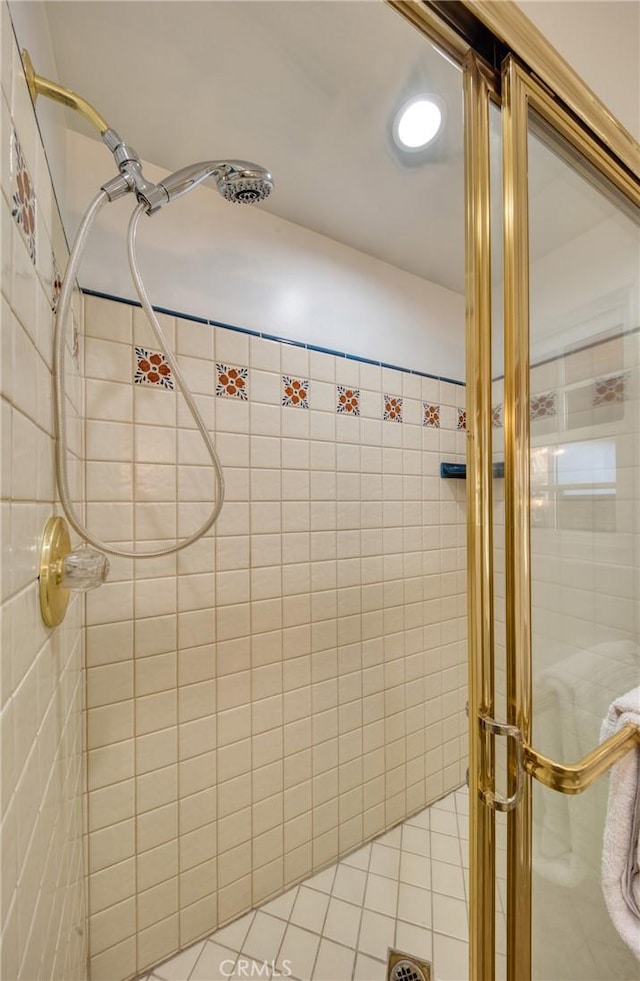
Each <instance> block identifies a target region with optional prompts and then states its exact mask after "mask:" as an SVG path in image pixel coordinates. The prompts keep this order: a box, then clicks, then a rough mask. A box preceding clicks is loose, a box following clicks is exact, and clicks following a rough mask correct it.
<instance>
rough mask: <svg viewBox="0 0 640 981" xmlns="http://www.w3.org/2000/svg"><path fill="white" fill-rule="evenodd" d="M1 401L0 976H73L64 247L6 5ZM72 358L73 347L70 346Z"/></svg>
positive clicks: (77, 962) (75, 416)
mask: <svg viewBox="0 0 640 981" xmlns="http://www.w3.org/2000/svg"><path fill="white" fill-rule="evenodd" d="M0 18H1V24H0V45H1V52H2V54H1V59H0V60H1V64H2V69H1V96H0V103H1V106H0V108H1V111H2V126H1V128H0V137H1V142H2V168H1V172H0V184H1V186H2V195H1V200H0V206H1V207H2V222H1V227H2V249H1V262H2V281H1V290H2V298H1V303H2V313H1V318H2V359H1V370H0V410H1V412H2V477H1V486H0V491H1V507H2V517H1V526H0V530H1V536H2V548H1V554H2V567H1V579H0V585H1V596H0V604H1V605H0V617H1V630H2V659H1V661H0V745H1V747H2V763H1V774H2V775H1V786H0V794H1V801H0V854H1V855H2V868H1V878H2V897H1V905H2V937H1V940H0V946H1V948H2V961H1V965H0V974H1V975H2V977H3V978H12V979H25V981H26V979H32V978H59V979H63V978H64V979H67V978H85V977H86V976H87V975H86V971H87V930H86V916H87V912H86V901H85V895H86V892H85V877H84V876H85V873H84V856H83V831H84V828H83V803H84V799H83V794H84V789H85V788H84V768H83V755H82V754H83V718H82V708H83V693H84V676H83V663H82V662H83V632H82V631H83V620H84V603H83V601H82V600H81V599H79V598H78V597H77V596H76V597H74V598H73V599H72V602H71V604H70V606H69V610H68V613H67V617H66V619H65V621H64V623H63V624H62V625H61V626H60V627H58V628H57V629H55V630H49V629H47V628H45V626H44V624H43V622H42V619H41V616H40V604H39V596H38V582H37V576H38V563H39V558H40V541H41V537H42V533H43V531H44V526H45V523H46V521H47V519H48V518H49V517H50V516H51V515H52V514H53V513H54V512H55V511H56V510H59V508H58V507H57V505H56V503H55V502H56V491H55V484H54V471H53V433H52V403H51V389H52V383H51V348H52V327H53V308H54V307H55V304H56V301H57V296H58V294H59V272H58V270H59V269H64V267H65V265H66V261H67V257H68V253H67V249H66V242H65V238H64V234H63V231H62V226H61V224H60V219H59V215H58V212H57V207H56V205H55V201H54V197H53V191H52V186H51V180H50V176H49V171H48V167H47V161H46V159H45V154H44V150H43V147H42V144H41V141H40V135H39V130H38V126H37V123H36V119H35V116H34V113H33V108H32V104H31V100H30V97H29V94H28V89H27V85H26V83H25V80H24V75H23V72H22V64H21V60H20V55H19V52H18V48H17V45H16V43H15V38H14V34H13V29H12V25H11V20H10V17H9V12H8V7H7V4H6V3H2V4H1V5H0ZM81 317H82V302H81V299H80V297H79V295H76V296H75V297H74V303H73V311H72V318H71V324H70V327H69V337H68V343H67V392H68V417H69V436H70V478H71V487H72V493H73V494H74V497H75V498H76V499H77V500H78V501H80V500H82V497H83V494H82V468H81V465H80V463H79V459H80V458H81V453H82V427H81V425H80V420H81V418H82V412H81V410H82V399H83V384H82V378H81V375H80V373H79V369H78V353H79V352H78V351H76V350H75V348H76V344H75V338H77V337H78V336H79V333H80V328H81V326H82V324H81ZM74 355H75V356H74Z"/></svg>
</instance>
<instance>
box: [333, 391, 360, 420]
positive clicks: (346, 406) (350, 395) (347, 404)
mask: <svg viewBox="0 0 640 981" xmlns="http://www.w3.org/2000/svg"><path fill="white" fill-rule="evenodd" d="M336 412H338V413H340V414H344V415H349V416H359V415H360V389H359V388H347V386H346V385H336Z"/></svg>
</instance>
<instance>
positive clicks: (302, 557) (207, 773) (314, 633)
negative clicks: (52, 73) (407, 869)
mask: <svg viewBox="0 0 640 981" xmlns="http://www.w3.org/2000/svg"><path fill="white" fill-rule="evenodd" d="M85 323H86V334H87V337H86V347H85V372H86V379H87V381H86V384H87V423H86V440H87V455H88V463H87V467H86V476H87V492H88V501H89V503H88V509H89V517H90V521H93V522H94V527H96V528H98V529H99V531H100V532H101V533H104V534H106V535H107V536H110V537H112V538H117V539H118V540H119V541H122V542H127V543H129V542H131V540H132V538H133V536H134V532H135V538H136V547H147V546H150V545H151V544H152V543H157V542H161V541H165V540H168V539H171V538H172V536H174V535H175V534H176V532H177V533H178V534H179V535H181V536H184V535H187V534H190V533H192V532H193V531H194V530H195V529H196V528H197V526H198V525H199V524H200V523H202V521H203V520H204V518H205V517H206V515H207V513H208V512H209V511H210V509H211V502H212V500H213V494H214V483H213V479H212V473H211V467H210V465H209V464H208V463H207V455H206V451H205V450H204V448H203V446H202V443H201V440H200V437H199V435H198V433H197V432H196V430H195V427H194V425H193V421H192V420H191V418H190V416H189V414H188V412H187V411H186V409H185V404H184V401H183V399H182V396H181V395H180V393H179V392H177V391H176V390H175V389H174V390H168V389H166V388H161V387H160V386H159V385H157V384H140V383H139V382H138V383H136V381H135V377H134V376H135V372H136V371H137V367H136V364H135V363H134V349H135V350H138V349H140V348H144V349H145V352H146V355H145V356H146V361H147V362H149V360H150V359H149V352H153V350H154V343H153V340H152V338H151V337H150V335H149V331H148V327H147V326H146V323H145V321H144V315H143V314H142V312H141V311H140V310H139V309H138V308H137V307H132V306H130V305H128V304H126V303H121V302H116V301H112V300H107V299H103V298H99V297H94V296H86V297H85ZM162 324H163V328H164V329H165V330H166V331H167V332H168V334H169V336H171V338H172V339H173V340H175V343H176V351H177V355H178V360H179V363H180V367H181V369H182V371H183V372H184V374H185V377H186V378H187V380H188V382H189V385H190V386H191V388H192V391H193V392H194V394H195V397H196V400H197V402H198V406H199V408H200V410H201V412H202V413H203V416H204V418H205V420H206V424H207V426H208V427H209V428H210V430H211V431H212V432H213V433H214V435H215V441H216V446H217V450H218V452H219V454H220V457H221V461H222V464H223V467H224V471H225V481H226V500H225V504H224V507H223V510H222V513H221V516H220V519H219V521H218V523H217V526H216V528H215V531H214V533H212V534H209V535H208V536H207V537H206V538H204V539H203V540H201V541H200V542H198V543H197V544H196V545H194V546H192V547H190V548H188V549H186V550H185V551H184V552H181V553H180V554H179V555H178V557H177V559H176V558H169V559H161V560H159V559H158V560H147V561H136V563H135V565H134V564H133V563H131V562H114V563H113V567H112V569H113V571H112V575H111V577H110V582H109V583H108V584H107V585H106V586H105V587H102V588H101V589H100V590H97V591H96V592H95V593H93V594H91V595H89V596H88V597H87V622H88V627H87V665H88V672H87V678H88V688H87V706H88V740H89V827H90V838H89V864H90V913H91V931H90V934H91V965H92V976H94V977H105V978H106V977H108V976H112V977H113V976H118V977H121V978H123V977H128V976H131V975H135V974H136V973H138V972H141V971H143V970H145V969H146V968H147V967H149V966H151V965H153V964H154V963H158V962H159V961H161V960H162V959H163V958H166V957H168V956H169V955H170V954H171V953H172V952H174V951H176V950H178V949H179V948H182V947H185V946H187V945H188V944H190V943H191V942H193V941H194V940H195V939H197V938H199V937H201V936H204V935H206V934H208V933H211V932H212V930H213V929H215V927H216V926H217V925H222V924H224V923H226V922H228V921H230V920H232V919H233V918H235V917H237V916H239V915H241V914H242V913H244V912H245V911H246V910H248V909H250V908H251V907H252V906H255V905H257V904H259V903H261V902H263V901H265V900H266V899H268V898H269V897H272V896H276V895H278V894H279V893H281V892H282V891H283V890H285V889H286V888H288V887H289V886H290V885H291V884H293V883H295V882H298V881H300V880H301V879H303V878H305V877H306V876H308V875H309V874H310V873H312V872H314V871H316V870H319V869H322V868H323V867H325V866H326V865H328V864H330V863H332V862H335V861H336V859H337V858H338V856H340V855H342V854H344V853H346V852H347V851H349V850H351V849H353V848H355V847H357V846H358V845H360V844H362V843H363V842H364V841H366V840H367V839H369V838H371V837H372V836H374V835H376V834H378V833H380V832H381V831H383V830H385V829H386V828H388V827H390V826H391V825H393V824H395V823H396V822H398V821H400V820H402V819H403V818H405V817H406V816H407V815H408V814H411V813H413V812H414V811H416V810H417V809H419V808H421V807H423V806H424V805H425V803H427V802H428V801H431V800H433V799H434V798H436V797H439V796H440V795H441V794H442V793H444V792H445V791H446V790H448V789H450V788H452V787H455V786H458V785H459V784H460V782H461V781H462V779H463V778H464V766H465V763H464V758H465V753H466V726H465V720H464V702H465V690H466V644H465V631H466V618H465V614H466V596H465V587H466V583H465V576H466V573H465V534H466V533H465V501H464V483H463V482H461V481H443V480H441V479H440V477H439V465H440V460H441V459H448V460H453V461H460V460H464V453H465V445H466V434H465V433H464V432H463V431H458V429H457V427H458V418H459V411H458V410H459V409H460V407H461V406H464V389H463V387H462V386H459V385H454V384H448V383H444V382H439V381H437V380H434V379H432V378H421V377H420V376H417V375H412V374H410V373H407V372H402V371H396V370H391V369H387V368H381V367H380V366H378V365H370V364H364V363H362V364H361V363H359V362H357V361H353V360H348V359H346V358H344V357H337V356H333V355H329V354H324V353H319V352H316V351H309V350H307V349H306V348H304V347H298V346H293V345H290V344H281V343H279V342H276V341H273V340H267V339H264V338H261V337H259V336H253V335H249V334H247V333H242V332H237V331H233V330H229V329H224V328H220V327H216V326H214V325H212V324H206V323H199V322H196V321H191V320H188V319H181V318H171V317H169V316H166V315H165V316H164V317H163V320H162ZM390 399H393V400H394V404H393V406H392V408H393V412H390V410H388V409H387V403H388V402H389V400H390ZM423 403H426V404H428V405H435V406H437V407H438V421H439V423H440V425H439V428H438V427H435V426H426V425H424V424H423V423H424V406H423ZM346 404H348V405H349V406H350V409H349V411H345V405H346ZM399 406H401V412H398V407H399ZM356 409H357V410H358V411H357V412H356V411H355V410H356ZM385 415H387V416H388V420H385V418H384V417H385ZM178 501H179V503H178ZM109 971H111V975H109Z"/></svg>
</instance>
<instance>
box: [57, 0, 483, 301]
mask: <svg viewBox="0 0 640 981" xmlns="http://www.w3.org/2000/svg"><path fill="white" fill-rule="evenodd" d="M47 14H48V19H49V23H50V28H51V36H52V40H53V47H54V54H55V58H56V62H57V66H58V72H59V81H60V82H61V83H62V84H64V85H65V86H67V87H69V88H72V89H74V90H76V91H77V92H79V93H81V94H82V95H83V96H84V97H85V98H87V99H88V100H89V101H90V102H92V103H93V104H94V105H95V106H96V107H97V108H98V109H99V110H100V112H101V113H102V114H103V115H105V116H106V118H107V119H108V120H109V122H110V123H111V125H112V126H113V127H114V128H115V129H116V130H117V131H118V132H119V133H120V135H121V136H122V137H123V138H125V139H126V140H127V142H129V143H131V144H132V145H133V146H134V147H135V148H136V149H137V150H138V152H139V153H140V155H141V157H142V158H143V159H146V160H150V161H152V162H153V163H155V164H157V165H158V166H160V167H164V168H166V169H168V170H177V169H178V168H179V167H183V166H185V165H186V164H187V163H191V162H194V161H197V160H207V159H212V158H213V159H216V158H224V157H236V158H243V159H248V160H255V161H257V162H258V163H261V164H262V165H263V166H266V167H267V168H268V169H269V170H271V171H272V173H273V175H274V178H275V182H276V188H275V191H274V192H273V194H272V196H271V198H270V199H269V201H268V202H266V204H264V205H261V207H265V208H266V210H268V211H271V212H272V213H273V214H276V215H278V216H280V217H283V218H286V219H288V220H290V221H294V222H296V223H298V224H301V225H304V226H306V227H308V228H311V229H313V230H315V231H318V232H321V233H322V234H325V235H328V236H330V237H331V238H333V239H336V240H337V241H339V242H342V243H344V244H347V245H350V246H352V247H353V248H356V249H359V250H360V251H362V252H365V253H368V254H370V255H374V256H376V257H378V258H381V259H383V260H385V261H387V262H389V263H392V264H393V265H395V266H398V267H400V268H401V269H404V270H407V271H409V272H412V273H416V274H417V275H419V276H422V277H424V278H427V279H430V280H432V281H434V282H436V283H439V284H440V285H443V286H446V287H449V288H450V289H453V290H456V291H458V292H462V291H463V289H464V227H463V221H464V193H463V142H462V77H461V73H460V71H459V70H458V69H457V68H456V67H454V66H453V65H451V64H450V63H449V62H448V61H447V60H445V59H444V58H443V57H442V56H441V55H440V54H439V53H438V52H436V51H435V50H434V49H433V48H432V47H431V45H430V44H429V43H428V42H427V41H426V40H425V38H424V37H422V36H421V35H420V34H419V33H418V32H417V31H416V30H414V29H413V28H412V27H411V26H410V25H409V24H408V23H406V22H405V21H404V20H403V19H402V18H401V17H400V16H399V15H398V14H397V13H395V11H393V10H391V8H389V7H387V6H385V5H384V4H383V3H379V2H371V0H368V2H353V0H352V2H327V0H319V2H317V0H305V2H282V0H279V2H269V0H258V2H254V0H246V2H239V0H231V2H224V0H223V2H190V0H180V2H171V0H169V2H163V3H148V2H134V0H129V2H64V0H62V2H60V0H56V2H51V3H48V4H47ZM420 90H423V91H424V90H427V91H433V92H436V93H437V94H439V95H440V96H441V97H442V98H443V99H444V101H445V104H446V123H445V128H444V130H443V132H442V134H441V135H440V136H439V137H438V138H437V140H436V142H435V143H434V145H433V147H432V149H431V151H430V152H429V153H428V154H427V157H426V159H424V160H423V161H422V162H421V164H420V166H415V165H410V166H407V165H403V164H402V163H401V162H400V161H399V159H398V156H397V154H396V153H394V151H393V150H392V149H391V143H390V138H389V132H388V129H389V125H390V120H391V119H392V116H393V114H394V110H395V109H396V108H397V107H398V105H399V104H400V103H401V102H403V101H404V100H405V99H406V98H407V97H409V96H410V95H412V94H414V93H415V92H416V91H420ZM68 117H69V124H70V125H71V126H73V127H74V128H77V129H78V130H80V131H81V132H84V133H87V132H88V125H87V124H86V123H85V121H84V120H82V119H81V118H80V117H79V116H77V115H75V114H73V113H71V112H69V113H68Z"/></svg>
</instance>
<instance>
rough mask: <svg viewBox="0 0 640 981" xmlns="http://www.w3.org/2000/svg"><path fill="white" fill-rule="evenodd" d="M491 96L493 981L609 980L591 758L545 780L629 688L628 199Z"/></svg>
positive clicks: (638, 268) (523, 102) (632, 598)
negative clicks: (495, 300)
mask: <svg viewBox="0 0 640 981" xmlns="http://www.w3.org/2000/svg"><path fill="white" fill-rule="evenodd" d="M503 82H504V87H503V97H504V107H505V108H504V115H505V131H504V139H505V167H504V172H505V221H506V238H505V280H506V291H505V295H506V301H505V399H504V411H503V416H504V439H505V478H506V479H505V498H506V506H505V526H506V564H507V588H506V594H507V613H506V616H507V629H506V635H507V645H506V646H507V711H508V718H507V721H508V722H509V723H511V724H512V725H513V726H515V727H517V729H518V730H519V732H520V734H521V737H522V753H523V767H522V769H521V771H520V773H518V765H517V764H518V761H517V754H516V750H515V742H513V743H512V744H511V746H510V783H511V787H510V790H511V792H512V793H514V794H515V793H518V795H520V794H521V796H519V800H518V803H517V806H515V808H514V809H512V810H511V811H510V813H509V815H508V839H509V840H508V863H507V866H508V868H507V892H508V901H507V906H508V912H507V933H508V949H507V964H508V977H509V978H510V981H523V979H524V978H528V977H533V978H535V979H539V981H565V979H566V981H569V979H576V981H578V979H580V981H585V979H597V981H615V979H621V981H622V979H633V978H638V977H639V976H640V965H639V964H638V961H637V960H636V958H635V956H634V955H633V954H632V952H631V951H630V949H629V948H628V947H627V946H626V944H625V943H624V942H623V940H622V939H621V938H620V936H619V935H618V933H617V932H616V929H615V928H614V926H613V924H612V922H611V919H610V917H609V914H608V912H607V908H606V905H605V902H604V899H603V893H602V886H601V871H600V870H601V863H602V839H603V830H604V822H605V814H606V801H607V791H608V782H609V781H608V777H607V775H605V774H604V770H605V762H607V761H606V760H604V758H603V759H602V760H601V762H600V765H599V768H597V769H598V772H599V771H600V770H601V771H603V772H602V775H600V776H599V777H598V779H594V780H593V782H592V784H591V785H590V786H588V789H585V790H584V792H582V788H583V785H587V784H588V783H589V782H590V777H589V774H590V772H591V771H589V768H588V767H586V766H585V767H584V768H583V769H578V770H575V771H572V770H570V768H567V767H566V766H565V764H572V763H575V762H576V761H583V760H586V758H589V757H590V756H591V754H593V751H594V750H595V749H596V747H597V746H598V743H599V733H600V727H601V723H602V720H603V718H604V717H605V715H606V713H607V710H608V707H609V705H610V703H611V702H612V701H613V700H614V699H615V698H617V697H619V696H621V695H623V694H625V693H626V692H628V691H629V690H630V689H632V688H634V687H636V686H637V685H638V684H640V401H639V396H640V333H639V331H640V318H639V310H640V299H639V294H640V237H639V225H638V207H639V200H638V185H637V182H635V181H634V179H633V178H632V177H631V176H630V175H628V174H627V173H626V171H624V170H623V169H622V168H621V167H618V166H617V165H616V164H615V163H614V162H612V161H611V160H610V159H609V158H608V157H607V155H606V153H605V152H604V151H603V150H602V149H601V148H600V147H599V146H597V145H596V144H595V143H592V142H591V141H590V139H589V138H588V137H587V136H586V135H585V134H584V133H583V132H582V131H581V130H579V129H578V127H577V126H576V124H575V123H574V122H573V121H572V120H571V119H570V118H569V117H567V116H565V115H564V114H563V113H562V112H561V111H560V109H559V108H558V106H557V104H556V103H555V102H554V101H553V100H552V99H550V98H549V96H548V94H547V93H546V92H545V91H543V90H542V89H541V88H540V87H539V86H537V84H536V83H535V82H534V81H532V80H531V79H530V78H528V76H527V75H526V74H525V73H524V72H523V71H522V70H521V69H520V68H519V67H518V65H517V63H515V62H514V61H513V60H511V59H507V62H506V63H505V68H504V73H503ZM630 748H631V749H632V748H633V746H632V740H631V739H630V740H629V743H628V745H625V746H624V747H621V748H620V749H619V752H620V753H621V752H622V751H623V749H624V750H626V749H630ZM605 755H606V754H605ZM553 764H559V765H558V766H557V767H554V766H553ZM534 777H535V778H536V779H532V778H534Z"/></svg>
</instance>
